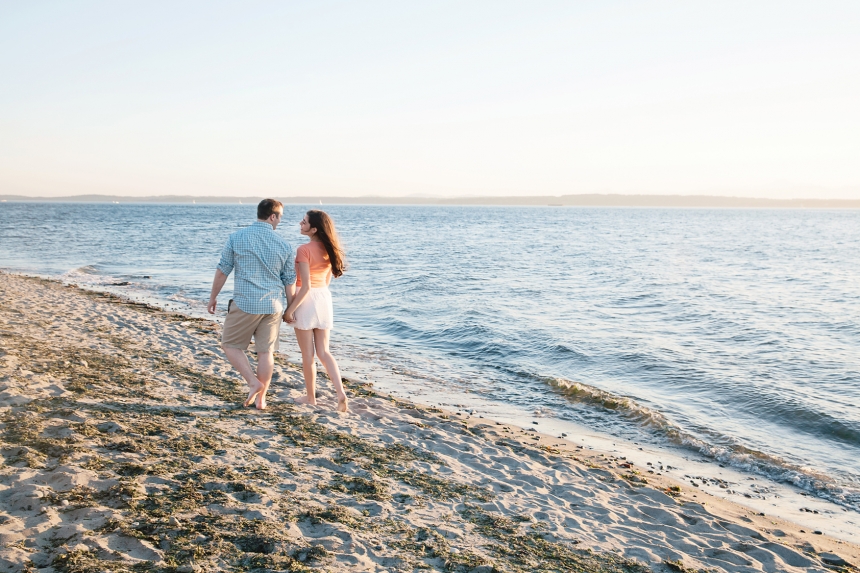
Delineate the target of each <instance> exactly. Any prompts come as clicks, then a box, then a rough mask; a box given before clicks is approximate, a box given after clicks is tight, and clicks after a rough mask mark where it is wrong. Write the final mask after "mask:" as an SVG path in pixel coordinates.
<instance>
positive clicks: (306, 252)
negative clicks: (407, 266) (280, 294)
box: [284, 210, 348, 412]
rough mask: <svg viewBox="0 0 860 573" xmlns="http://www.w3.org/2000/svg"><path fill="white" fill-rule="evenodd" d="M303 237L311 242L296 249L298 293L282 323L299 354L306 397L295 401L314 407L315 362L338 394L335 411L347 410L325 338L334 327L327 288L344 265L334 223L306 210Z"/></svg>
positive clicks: (337, 374)
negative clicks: (293, 337) (290, 330)
mask: <svg viewBox="0 0 860 573" xmlns="http://www.w3.org/2000/svg"><path fill="white" fill-rule="evenodd" d="M299 228H300V230H301V233H302V235H305V236H306V237H308V238H309V239H310V242H308V243H306V244H304V245H302V246H300V247H299V248H298V249H296V288H298V292H297V293H296V296H295V297H293V301H292V303H291V304H290V306H289V307H288V308H287V310H286V311H285V312H284V321H285V322H286V323H287V324H289V325H291V326H292V327H293V328H295V330H296V339H297V340H298V342H299V348H300V349H301V351H302V369H303V371H304V375H305V388H306V389H307V392H308V394H307V396H302V397H301V398H297V399H296V402H297V403H299V404H316V403H317V400H316V377H317V371H316V361H315V360H314V354H315V353H316V356H318V357H319V359H320V362H322V363H323V366H325V371H326V372H327V373H328V377H329V378H330V379H331V381H332V383H333V384H334V389H335V391H336V392H337V410H338V412H346V411H347V409H348V405H347V398H346V392H344V390H343V383H342V382H341V379H340V370H339V369H338V367H337V362H336V361H335V359H334V356H332V355H331V352H329V349H328V335H329V331H330V330H331V327H332V325H333V322H334V320H333V315H334V312H333V310H332V304H331V293H330V292H329V290H328V285H329V283H330V282H331V278H332V277H333V276H335V277H339V276H341V275H342V274H343V271H344V269H345V266H346V260H345V259H344V253H343V248H341V246H340V241H339V240H338V238H337V231H335V228H334V222H333V221H332V220H331V217H329V216H328V215H327V214H326V213H324V212H323V211H316V210H312V211H308V212H307V213H306V214H305V217H304V218H303V219H302V221H301V223H299Z"/></svg>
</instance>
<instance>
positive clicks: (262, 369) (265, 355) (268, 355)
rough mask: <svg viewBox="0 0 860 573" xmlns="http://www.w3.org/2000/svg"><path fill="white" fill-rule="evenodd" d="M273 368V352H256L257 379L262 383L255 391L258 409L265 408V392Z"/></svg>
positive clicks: (270, 381) (267, 389) (270, 379)
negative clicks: (257, 390)
mask: <svg viewBox="0 0 860 573" xmlns="http://www.w3.org/2000/svg"><path fill="white" fill-rule="evenodd" d="M274 370H275V353H274V352H258V353H257V380H259V381H260V384H262V388H261V389H260V391H259V392H258V393H257V402H256V406H257V409H258V410H265V408H266V392H268V391H269V384H271V383H272V372H273V371H274Z"/></svg>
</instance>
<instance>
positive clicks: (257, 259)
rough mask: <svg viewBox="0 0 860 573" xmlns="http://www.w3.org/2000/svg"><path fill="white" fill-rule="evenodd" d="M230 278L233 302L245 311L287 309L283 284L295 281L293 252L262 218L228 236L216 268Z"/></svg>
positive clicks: (265, 311) (264, 311)
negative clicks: (230, 275) (233, 272)
mask: <svg viewBox="0 0 860 573" xmlns="http://www.w3.org/2000/svg"><path fill="white" fill-rule="evenodd" d="M234 268H235V269H236V276H235V277H234V279H233V304H235V305H236V306H238V307H239V309H240V310H243V311H245V312H247V313H248V314H275V313H281V312H284V310H286V308H287V297H286V294H285V292H284V289H285V287H287V286H288V285H291V284H293V283H295V282H296V270H295V255H294V254H293V248H292V247H291V246H290V244H289V243H288V242H286V241H285V240H284V239H282V238H281V237H280V236H278V235H277V234H276V233H275V230H274V229H273V228H272V226H271V225H270V224H268V223H266V222H265V221H256V222H255V223H254V224H253V225H251V226H249V227H245V228H244V229H240V230H238V231H236V232H235V233H233V234H232V235H230V238H229V239H227V244H226V245H224V250H223V251H222V252H221V262H219V263H218V270H220V271H221V272H222V273H224V274H225V275H229V274H230V273H231V272H232V271H233V269H234Z"/></svg>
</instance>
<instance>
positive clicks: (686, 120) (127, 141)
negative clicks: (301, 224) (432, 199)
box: [0, 0, 860, 199]
mask: <svg viewBox="0 0 860 573" xmlns="http://www.w3.org/2000/svg"><path fill="white" fill-rule="evenodd" d="M858 30H860V2H856V1H846V2H837V1H824V2H821V1H817V2H786V1H773V2H765V1H760V2H749V1H744V2H725V1H719V2H717V1H714V2H689V1H684V2H681V1H678V2H641V1H636V2H577V1H573V0H569V1H566V2H549V1H540V0H538V1H522V2H502V1H498V0H493V1H487V2H477V1H474V2H468V1H462V0H461V1H457V2H444V1H429V0H428V1H405V2H404V1H391V2H325V1H314V2H286V1H282V2H234V3H226V2H210V1H206V2H192V1H182V2H154V1H140V2H117V1H105V2H83V1H75V2H38V1H32V2H31V1H26V2H19V1H0V194H24V195H44V196H62V195H73V194H83V193H99V194H116V195H164V194H180V195H242V196H261V195H273V196H277V197H287V196H299V195H312V196H314V195H319V196H323V195H325V196H332V195H339V196H360V195H413V194H422V195H441V196H474V195H562V194H577V193H609V192H611V193H646V194H716V195H740V196H755V197H773V198H789V197H816V198H852V199H860V32H858Z"/></svg>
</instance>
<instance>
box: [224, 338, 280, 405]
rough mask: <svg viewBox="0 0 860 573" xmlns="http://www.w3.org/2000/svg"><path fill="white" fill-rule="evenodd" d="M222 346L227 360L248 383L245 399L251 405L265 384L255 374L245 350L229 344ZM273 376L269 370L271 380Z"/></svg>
mask: <svg viewBox="0 0 860 573" xmlns="http://www.w3.org/2000/svg"><path fill="white" fill-rule="evenodd" d="M222 348H223V350H224V354H225V355H227V360H229V361H230V364H231V365H232V366H233V368H235V369H236V371H237V372H239V374H240V375H241V376H242V378H244V379H245V382H247V384H248V399H247V400H245V405H246V406H249V405H250V404H251V401H252V400H253V399H254V397H255V396H256V395H257V393H259V392H260V390H262V389H263V384H262V383H261V382H260V381H259V380H258V379H257V375H256V374H254V370H253V369H252V368H251V363H250V362H248V357H247V356H246V355H245V351H244V350H242V349H241V348H231V347H229V346H222ZM271 376H272V374H271V371H269V379H270V380H271Z"/></svg>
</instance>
